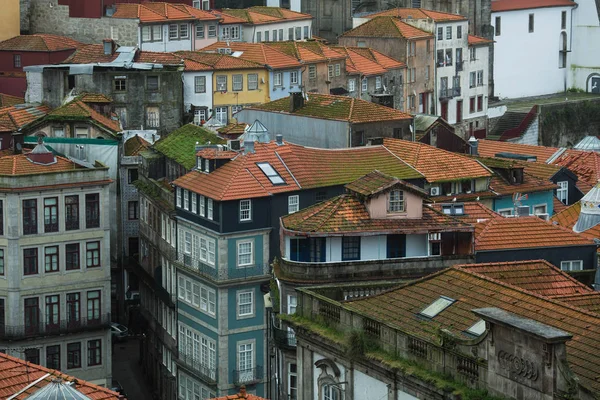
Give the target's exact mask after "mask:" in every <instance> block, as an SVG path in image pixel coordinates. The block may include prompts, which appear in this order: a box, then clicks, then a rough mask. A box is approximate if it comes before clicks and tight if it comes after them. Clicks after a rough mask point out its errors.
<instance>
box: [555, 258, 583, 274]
mask: <svg viewBox="0 0 600 400" xmlns="http://www.w3.org/2000/svg"><path fill="white" fill-rule="evenodd" d="M574 265H579V267H578V268H577V267H575V268H574ZM560 269H561V270H563V271H583V260H568V261H561V262H560Z"/></svg>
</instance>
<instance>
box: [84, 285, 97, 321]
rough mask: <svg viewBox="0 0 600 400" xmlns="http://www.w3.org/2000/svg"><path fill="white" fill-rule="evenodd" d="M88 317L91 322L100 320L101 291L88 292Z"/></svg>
mask: <svg viewBox="0 0 600 400" xmlns="http://www.w3.org/2000/svg"><path fill="white" fill-rule="evenodd" d="M87 319H88V323H89V322H94V321H96V322H99V321H100V291H99V290H92V291H89V292H87Z"/></svg>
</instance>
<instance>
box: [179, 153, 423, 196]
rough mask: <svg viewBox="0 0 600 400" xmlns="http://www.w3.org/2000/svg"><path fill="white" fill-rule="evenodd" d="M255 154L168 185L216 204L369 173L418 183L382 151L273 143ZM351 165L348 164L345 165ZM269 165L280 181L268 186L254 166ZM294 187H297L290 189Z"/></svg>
mask: <svg viewBox="0 0 600 400" xmlns="http://www.w3.org/2000/svg"><path fill="white" fill-rule="evenodd" d="M254 148H255V152H254V153H250V154H240V155H238V157H236V158H235V159H234V160H232V161H229V162H227V163H226V164H225V165H223V166H222V167H220V168H218V169H216V170H215V171H213V172H211V173H210V174H206V173H203V172H198V171H192V172H190V173H188V174H186V175H184V176H183V177H181V178H179V179H177V180H176V181H175V182H174V184H175V185H177V186H180V187H182V188H184V189H188V190H191V191H194V192H196V193H199V194H202V195H204V196H207V197H210V198H212V199H215V200H219V201H227V200H236V199H245V198H254V197H263V196H268V195H270V194H271V193H281V192H289V191H296V190H299V189H300V188H302V189H308V188H317V187H326V186H334V185H344V184H347V183H349V182H352V181H353V180H355V179H357V178H359V177H361V176H363V175H365V174H367V173H369V172H371V171H373V170H375V169H379V170H380V171H382V172H384V173H386V174H388V175H391V176H394V177H398V178H399V179H417V178H420V177H421V174H419V173H418V172H417V171H415V170H414V169H413V168H411V167H410V166H408V165H407V164H405V163H404V162H402V161H401V160H398V158H397V157H396V156H394V155H393V154H392V153H390V152H389V151H388V150H387V149H386V148H385V147H383V146H369V147H356V148H351V149H317V148H311V147H304V146H299V145H296V144H292V143H285V144H284V145H283V146H278V145H277V144H276V143H275V142H270V143H259V142H256V143H255V145H254ZM349 159H352V160H355V161H356V162H355V163H353V164H352V165H349V164H348V160H349ZM258 162H269V163H270V164H271V165H272V167H273V168H274V169H275V170H276V171H277V172H278V173H279V174H280V175H281V177H282V178H283V179H284V181H285V184H284V185H273V184H271V182H270V181H269V179H268V178H267V177H266V176H265V174H264V173H263V172H262V171H261V170H260V169H259V168H258V166H257V165H256V163H258ZM296 182H297V183H296Z"/></svg>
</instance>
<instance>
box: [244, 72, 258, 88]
mask: <svg viewBox="0 0 600 400" xmlns="http://www.w3.org/2000/svg"><path fill="white" fill-rule="evenodd" d="M246 79H247V81H248V90H257V89H258V74H248V76H247V77H246Z"/></svg>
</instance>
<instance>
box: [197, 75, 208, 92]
mask: <svg viewBox="0 0 600 400" xmlns="http://www.w3.org/2000/svg"><path fill="white" fill-rule="evenodd" d="M194 92H195V93H206V76H195V77H194Z"/></svg>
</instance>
